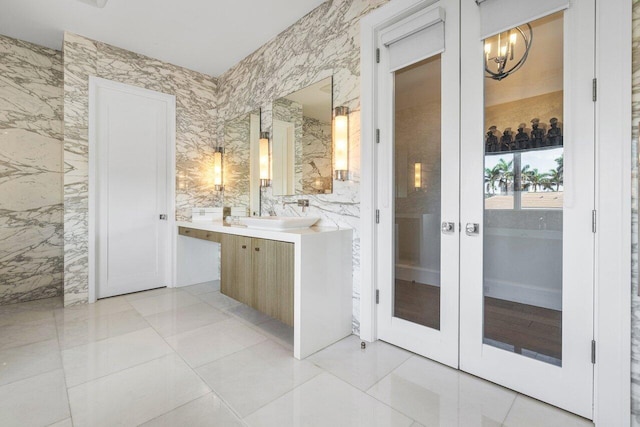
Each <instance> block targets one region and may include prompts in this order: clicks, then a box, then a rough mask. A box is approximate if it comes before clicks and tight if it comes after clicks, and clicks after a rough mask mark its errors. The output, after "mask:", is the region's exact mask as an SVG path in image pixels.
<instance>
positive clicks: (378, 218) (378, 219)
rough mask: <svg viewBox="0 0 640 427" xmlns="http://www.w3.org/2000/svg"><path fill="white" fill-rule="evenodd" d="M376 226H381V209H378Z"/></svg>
mask: <svg viewBox="0 0 640 427" xmlns="http://www.w3.org/2000/svg"><path fill="white" fill-rule="evenodd" d="M376 224H380V209H376Z"/></svg>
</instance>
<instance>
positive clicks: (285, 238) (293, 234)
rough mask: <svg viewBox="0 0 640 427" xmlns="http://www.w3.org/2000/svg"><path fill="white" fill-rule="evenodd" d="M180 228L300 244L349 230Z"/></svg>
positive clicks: (208, 224) (212, 224)
mask: <svg viewBox="0 0 640 427" xmlns="http://www.w3.org/2000/svg"><path fill="white" fill-rule="evenodd" d="M177 226H178V227H189V228H195V229H196V230H205V231H215V232H218V233H227V234H235V235H238V236H247V237H257V238H260V239H268V240H279V241H281V242H291V243H300V242H301V241H302V240H304V239H305V238H308V237H312V236H317V235H319V234H323V235H324V234H326V233H340V232H344V231H346V230H349V231H351V230H350V229H348V228H338V227H317V226H313V227H309V228H297V229H291V230H263V229H257V228H249V227H247V226H244V225H228V224H225V223H223V222H222V220H218V221H177Z"/></svg>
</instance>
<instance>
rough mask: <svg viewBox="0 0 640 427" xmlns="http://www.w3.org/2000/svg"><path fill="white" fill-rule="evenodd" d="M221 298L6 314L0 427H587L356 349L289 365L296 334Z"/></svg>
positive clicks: (349, 343) (449, 376)
mask: <svg viewBox="0 0 640 427" xmlns="http://www.w3.org/2000/svg"><path fill="white" fill-rule="evenodd" d="M218 289H219V284H218V283H216V282H212V283H207V284H200V285H195V286H190V287H186V288H180V289H156V290H152V291H148V292H142V293H138V294H132V295H126V296H122V297H116V298H109V299H106V300H101V301H99V302H98V303H96V304H91V305H84V306H78V307H71V308H66V309H63V308H62V302H61V300H60V299H48V300H41V301H35V302H30V303H24V304H17V305H12V306H4V307H0V425H1V426H3V427H7V426H21V427H24V426H48V425H53V426H116V425H123V426H135V425H145V426H222V427H227V426H229V427H233V426H264V427H267V426H277V427H283V426H331V427H335V426H367V427H369V426H407V427H410V426H411V427H419V426H465V427H473V426H500V425H504V426H519V427H527V426H545V427H552V426H563V427H570V426H592V424H591V423H589V422H587V421H586V420H583V419H581V418H578V417H576V416H573V415H571V414H568V413H566V412H563V411H561V410H559V409H556V408H553V407H551V406H548V405H544V404H542V403H540V402H537V401H535V400H533V399H530V398H527V397H525V396H521V395H518V394H517V393H514V392H512V391H510V390H506V389H503V388H501V387H498V386H496V385H493V384H491V383H488V382H486V381H482V380H480V379H477V378H475V377H472V376H470V375H467V374H464V373H461V372H458V371H455V370H453V369H450V368H446V367H444V366H442V365H439V364H437V363H434V362H431V361H429V360H427V359H424V358H422V357H418V356H416V355H413V354H412V353H409V352H407V351H404V350H402V349H399V348H397V347H394V346H392V345H389V344H386V343H383V342H376V343H372V344H369V345H368V346H367V349H366V350H361V349H360V340H359V339H358V337H356V336H351V337H348V338H346V339H344V340H342V341H340V342H338V343H336V344H334V345H333V346H331V347H329V348H326V349H324V350H322V351H320V352H318V353H316V354H315V355H313V356H311V357H309V358H307V359H306V360H303V361H298V360H295V359H294V358H293V357H292V336H293V334H292V330H291V328H288V327H286V326H285V325H283V324H281V323H279V322H277V321H274V320H273V319H270V318H269V317H266V316H264V315H262V314H260V313H257V312H255V311H254V310H252V309H251V308H249V307H247V306H244V305H241V304H239V303H238V302H236V301H234V300H232V299H230V298H227V297H225V296H224V295H221V294H220V292H219V290H218Z"/></svg>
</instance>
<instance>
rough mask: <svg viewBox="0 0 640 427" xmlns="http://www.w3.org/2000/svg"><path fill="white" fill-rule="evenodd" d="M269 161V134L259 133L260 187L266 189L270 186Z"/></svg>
mask: <svg viewBox="0 0 640 427" xmlns="http://www.w3.org/2000/svg"><path fill="white" fill-rule="evenodd" d="M270 160H271V157H270V156H269V132H260V187H268V186H270V185H271V161H270Z"/></svg>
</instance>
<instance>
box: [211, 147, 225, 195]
mask: <svg viewBox="0 0 640 427" xmlns="http://www.w3.org/2000/svg"><path fill="white" fill-rule="evenodd" d="M223 153H224V149H223V148H222V147H216V149H215V151H214V152H213V185H214V186H215V189H216V191H224V183H223V181H222V171H223V169H222V155H223Z"/></svg>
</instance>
